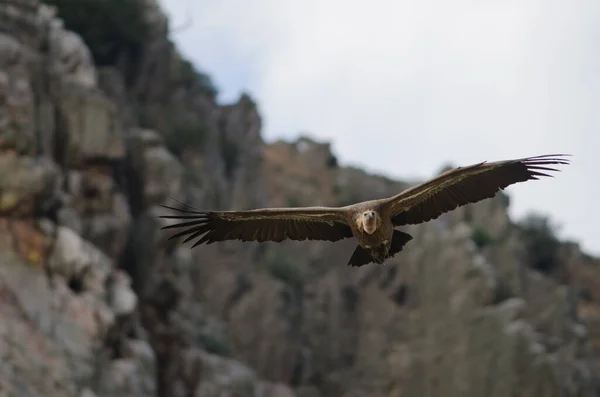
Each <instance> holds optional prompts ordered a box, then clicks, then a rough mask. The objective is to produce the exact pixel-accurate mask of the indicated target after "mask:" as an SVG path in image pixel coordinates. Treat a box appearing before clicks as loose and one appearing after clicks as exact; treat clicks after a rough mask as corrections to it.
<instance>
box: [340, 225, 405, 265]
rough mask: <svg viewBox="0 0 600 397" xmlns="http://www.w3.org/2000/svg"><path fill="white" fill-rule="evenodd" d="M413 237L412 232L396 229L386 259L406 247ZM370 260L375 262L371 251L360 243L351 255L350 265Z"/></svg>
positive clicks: (362, 263)
mask: <svg viewBox="0 0 600 397" xmlns="http://www.w3.org/2000/svg"><path fill="white" fill-rule="evenodd" d="M412 239H413V237H412V236H411V235H410V234H408V233H404V232H401V231H400V230H394V234H393V235H392V245H391V246H390V250H389V252H388V257H387V258H386V259H389V258H391V257H393V256H394V255H396V254H397V253H398V252H400V251H402V248H404V246H405V245H406V243H408V242H409V241H410V240H412ZM370 262H374V261H373V258H372V257H371V253H370V252H369V251H368V250H366V249H364V248H363V247H361V246H360V245H359V246H357V247H356V249H355V250H354V253H353V254H352V256H351V257H350V261H348V266H355V267H356V266H363V265H366V264H367V263H370Z"/></svg>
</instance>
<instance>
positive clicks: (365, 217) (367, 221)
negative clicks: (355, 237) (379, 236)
mask: <svg viewBox="0 0 600 397" xmlns="http://www.w3.org/2000/svg"><path fill="white" fill-rule="evenodd" d="M361 222H362V228H363V230H364V231H365V232H367V233H368V234H373V233H374V232H375V230H376V229H377V225H378V219H377V212H375V211H373V210H369V211H365V212H363V214H362V217H361Z"/></svg>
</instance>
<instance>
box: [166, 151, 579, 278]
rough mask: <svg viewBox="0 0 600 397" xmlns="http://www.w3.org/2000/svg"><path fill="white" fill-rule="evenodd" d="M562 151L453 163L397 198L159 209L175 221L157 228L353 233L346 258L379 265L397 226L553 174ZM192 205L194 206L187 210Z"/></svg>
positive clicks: (242, 233)
mask: <svg viewBox="0 0 600 397" xmlns="http://www.w3.org/2000/svg"><path fill="white" fill-rule="evenodd" d="M565 156H568V155H563V154H557V155H544V156H536V157H528V158H522V159H516V160H506V161H497V162H482V163H478V164H473V165H470V166H467V167H458V168H455V169H452V170H449V171H446V172H444V173H442V174H441V175H439V176H437V177H435V178H433V179H431V180H429V181H427V182H424V183H421V184H419V185H416V186H413V187H411V188H409V189H406V190H404V191H403V192H401V193H398V194H397V195H395V196H392V197H388V198H383V199H379V200H370V201H363V202H360V203H356V204H353V205H348V206H345V207H331V208H330V207H303V208H265V209H256V210H249V211H201V210H196V209H178V208H173V207H168V206H164V207H165V208H168V209H170V210H173V211H176V212H178V213H179V215H163V216H161V218H167V219H177V220H180V221H181V222H179V223H175V224H173V225H169V226H165V227H163V229H181V230H180V231H179V232H177V233H176V234H174V235H173V236H171V237H170V239H174V238H178V237H183V236H185V237H186V238H185V240H184V241H183V242H184V243H185V242H188V241H191V240H194V239H197V240H196V241H195V242H194V244H193V245H192V247H195V246H197V245H199V244H202V243H206V244H211V243H214V242H217V241H224V240H241V241H258V242H264V241H275V242H280V241H283V240H285V239H290V240H307V239H308V240H326V241H338V240H341V239H344V238H349V237H352V236H354V237H355V238H356V240H357V241H358V246H357V247H356V250H355V251H354V253H353V255H352V256H351V258H350V261H349V262H348V265H351V266H362V265H365V264H367V263H369V262H375V263H379V264H383V262H384V261H385V260H386V259H388V258H391V257H393V256H394V255H395V254H397V253H398V252H400V251H401V250H402V248H403V247H404V245H405V244H406V243H408V242H409V241H410V240H411V239H412V236H410V235H409V234H407V233H404V232H401V231H399V230H396V229H395V227H397V226H402V225H408V224H417V223H422V222H427V221H429V220H432V219H435V218H437V217H438V216H440V215H441V214H443V213H445V212H448V211H452V210H454V209H455V208H457V207H459V206H463V205H466V204H469V203H475V202H478V201H481V200H484V199H487V198H491V197H493V196H494V195H496V193H497V192H498V191H500V190H502V189H504V188H506V187H507V186H509V185H512V184H514V183H518V182H524V181H527V180H536V179H539V177H541V176H551V175H549V174H548V172H551V171H558V170H557V169H555V168H550V167H548V166H549V165H552V164H569V161H568V160H567V159H566V158H565ZM190 208H192V207H190Z"/></svg>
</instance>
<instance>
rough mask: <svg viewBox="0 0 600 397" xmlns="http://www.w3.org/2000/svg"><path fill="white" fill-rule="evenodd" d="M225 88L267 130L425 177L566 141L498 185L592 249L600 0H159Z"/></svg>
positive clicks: (599, 150) (598, 146) (181, 38)
mask: <svg viewBox="0 0 600 397" xmlns="http://www.w3.org/2000/svg"><path fill="white" fill-rule="evenodd" d="M161 3H162V5H163V7H164V8H165V10H166V11H167V13H168V14H169V15H170V16H171V21H172V22H171V23H172V28H174V29H176V28H177V27H181V26H183V25H186V23H187V22H191V24H190V25H188V26H187V27H186V28H182V29H180V30H179V31H177V30H176V31H175V32H174V34H173V38H174V40H175V42H176V43H177V44H178V45H179V48H180V49H181V50H182V52H183V53H184V54H185V55H186V56H187V57H189V58H190V59H191V60H192V61H193V62H194V64H195V65H196V66H197V67H198V68H199V69H201V70H203V71H205V72H206V73H208V74H209V75H210V76H211V77H212V78H213V81H214V82H215V84H216V86H217V87H218V89H219V90H220V97H219V98H220V100H221V101H224V102H230V101H234V100H236V99H237V98H238V97H239V95H240V93H241V92H244V91H245V92H248V93H250V95H251V96H252V97H253V98H255V100H256V101H257V102H258V105H259V108H260V112H261V114H262V116H263V121H264V130H263V136H264V137H265V140H267V141H269V142H270V141H273V140H275V139H278V138H285V139H291V138H295V137H297V136H298V135H299V134H301V133H307V134H308V135H310V136H312V137H314V138H316V139H319V140H329V141H331V142H332V144H333V149H334V151H335V153H336V154H337V155H338V158H339V159H340V161H341V162H342V164H354V165H359V166H361V167H363V168H366V169H367V170H369V171H374V172H380V173H383V174H386V175H388V176H390V177H394V178H400V179H408V178H410V179H415V178H419V179H423V178H428V177H431V176H433V175H434V173H436V172H437V171H438V170H439V169H440V167H441V166H442V165H443V164H444V163H447V162H452V163H453V164H455V165H467V164H471V163H475V162H479V161H482V160H489V161H492V160H501V159H509V158H518V157H525V156H531V155H537V154H546V153H557V152H558V153H571V154H572V155H573V158H572V165H570V166H566V167H563V169H564V171H563V172H561V173H559V174H557V176H556V178H553V179H544V180H542V181H533V182H527V183H522V184H517V185H513V186H511V187H509V188H508V189H507V192H508V193H509V195H510V196H511V198H512V204H511V215H512V216H513V218H514V219H518V218H519V217H521V216H523V215H524V214H525V213H526V212H528V211H530V210H536V211H538V212H542V213H544V214H551V216H552V219H553V220H554V221H555V222H556V223H557V224H558V225H559V226H560V227H561V232H560V235H561V236H563V237H566V238H570V239H575V240H578V241H579V242H580V243H581V244H582V246H583V247H584V248H585V249H586V250H588V251H589V252H591V253H594V254H596V255H600V238H599V237H598V232H597V230H596V229H597V227H599V226H600V225H598V224H599V223H600V201H599V199H598V198H599V196H600V177H599V174H600V167H598V161H597V160H600V159H598V158H597V157H598V156H599V154H600V1H598V0H561V1H558V0H503V1H492V0H477V1H475V0H453V1H446V0H371V2H365V1H358V0H327V1H325V0H302V1H292V0H286V1H284V0H204V1H202V2H195V1H193V0H161Z"/></svg>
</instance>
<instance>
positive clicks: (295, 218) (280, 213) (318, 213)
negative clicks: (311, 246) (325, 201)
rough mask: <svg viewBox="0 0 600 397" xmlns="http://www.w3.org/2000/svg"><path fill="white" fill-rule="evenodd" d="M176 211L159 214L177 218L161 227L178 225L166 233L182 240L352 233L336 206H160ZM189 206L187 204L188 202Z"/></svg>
mask: <svg viewBox="0 0 600 397" xmlns="http://www.w3.org/2000/svg"><path fill="white" fill-rule="evenodd" d="M163 207H164V208H167V209H169V210H171V211H173V212H175V213H176V214H174V215H161V216H160V218H164V219H174V220H177V221H178V222H176V223H174V224H171V225H168V226H164V227H163V228H162V229H178V231H177V232H176V233H175V234H173V235H172V236H170V237H169V239H175V238H180V237H185V239H184V240H183V242H184V243H186V242H188V241H192V240H196V241H195V242H194V244H193V245H192V247H195V246H197V245H199V244H204V243H206V244H212V243H214V242H216V241H225V240H241V241H258V242H264V241H275V242H281V241H283V240H286V239H290V240H307V239H308V240H326V241H338V240H341V239H343V238H348V237H352V230H351V229H350V226H349V225H348V224H347V222H346V213H345V212H344V211H343V210H342V209H340V208H328V207H302V208H264V209H256V210H249V211H202V210H197V209H193V210H190V209H182V208H174V207H169V206H164V205H163ZM188 207H189V206H188Z"/></svg>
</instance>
